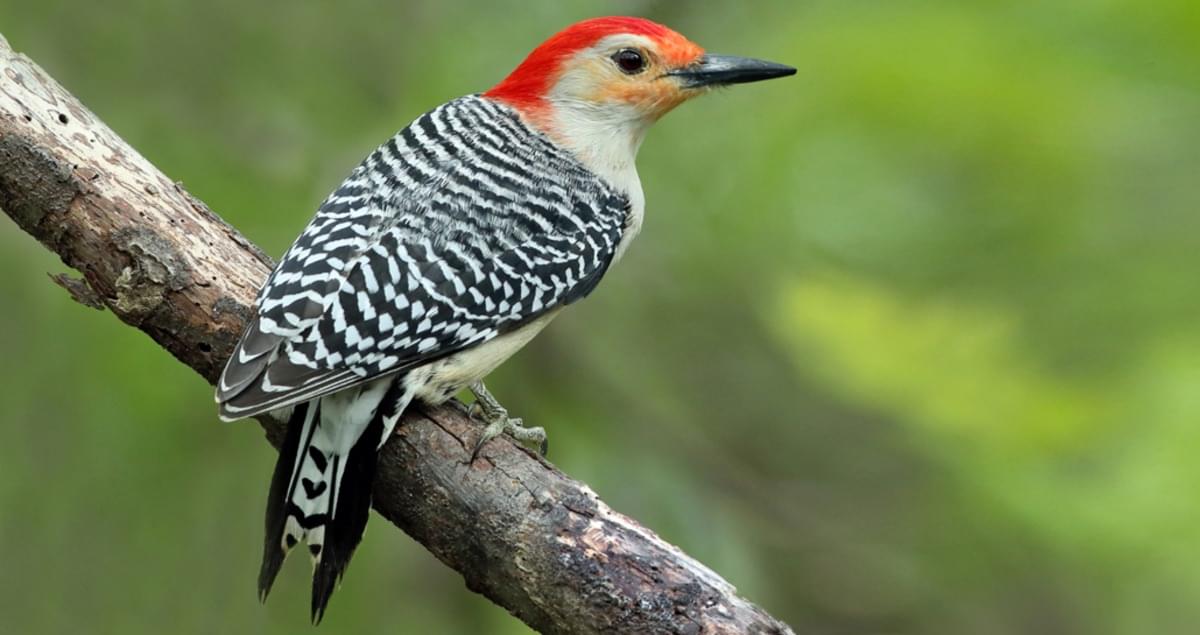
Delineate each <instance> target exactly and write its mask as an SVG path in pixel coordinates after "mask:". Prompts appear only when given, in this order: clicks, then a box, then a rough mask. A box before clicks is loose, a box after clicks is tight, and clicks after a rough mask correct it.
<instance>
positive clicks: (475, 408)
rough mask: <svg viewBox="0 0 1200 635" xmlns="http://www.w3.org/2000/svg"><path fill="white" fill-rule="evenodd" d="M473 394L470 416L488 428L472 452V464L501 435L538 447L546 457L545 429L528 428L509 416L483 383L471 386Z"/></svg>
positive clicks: (517, 419) (478, 382)
mask: <svg viewBox="0 0 1200 635" xmlns="http://www.w3.org/2000/svg"><path fill="white" fill-rule="evenodd" d="M471 393H472V394H474V395H475V403H473V404H471V407H470V409H469V410H468V414H469V415H470V416H471V418H472V419H475V420H477V421H481V422H483V423H485V424H487V427H486V428H484V429H483V434H482V435H481V436H480V437H479V441H478V442H477V443H476V444H475V450H474V451H473V452H471V460H470V463H474V462H475V459H476V458H478V456H479V451H480V450H481V449H483V446H484V445H485V444H486V443H487V442H488V441H491V440H492V439H494V438H496V437H498V436H500V435H501V434H507V435H508V436H510V437H512V438H513V439H516V440H517V441H518V442H520V443H523V444H525V445H526V446H533V447H536V448H537V449H538V452H539V453H540V454H541V455H542V456H546V450H547V449H549V447H548V444H547V442H546V430H545V428H541V427H530V428H526V427H525V424H524V422H522V421H521V420H520V419H519V418H516V417H510V416H508V410H506V409H505V408H504V406H501V405H500V402H499V401H496V398H495V397H493V396H492V393H490V392H488V389H487V387H486V386H484V385H483V382H482V381H477V382H475V383H474V384H471Z"/></svg>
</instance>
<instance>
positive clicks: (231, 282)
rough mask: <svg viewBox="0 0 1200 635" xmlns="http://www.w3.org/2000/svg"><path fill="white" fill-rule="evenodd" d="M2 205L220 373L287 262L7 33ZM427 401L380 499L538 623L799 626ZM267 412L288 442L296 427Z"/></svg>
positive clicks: (0, 116) (94, 283) (706, 628)
mask: <svg viewBox="0 0 1200 635" xmlns="http://www.w3.org/2000/svg"><path fill="white" fill-rule="evenodd" d="M0 209H3V210H4V211H5V212H6V213H7V214H8V216H10V217H11V218H12V219H13V220H14V221H15V222H16V223H17V225H18V226H20V227H21V229H23V230H24V231H26V232H27V233H29V234H30V235H32V236H34V237H35V238H37V239H38V240H39V241H41V242H42V244H44V245H45V246H46V247H47V248H49V249H50V250H51V251H53V252H55V253H57V254H58V255H59V256H60V257H61V258H62V260H63V262H64V263H65V264H66V265H67V266H69V267H71V268H73V269H76V270H78V271H79V272H80V273H81V274H82V275H83V279H82V280H79V279H73V278H68V277H66V276H57V277H54V280H55V282H56V283H58V284H59V285H61V286H63V287H64V288H66V289H67V290H68V291H69V292H70V293H71V295H72V297H73V298H75V299H76V300H78V301H80V302H82V303H84V304H87V305H88V306H93V307H97V308H99V307H103V308H107V309H108V310H110V311H112V313H113V314H115V315H116V316H117V317H118V318H120V319H121V320H122V321H124V322H126V323H127V324H130V325H132V326H135V327H137V328H139V329H141V330H142V331H144V332H145V333H146V334H147V335H149V336H150V337H152V338H153V339H154V341H156V342H158V343H159V344H160V345H161V346H162V347H163V348H165V349H166V350H168V351H170V352H171V354H172V355H174V356H175V357H176V358H177V359H179V361H181V362H183V363H184V364H187V365H188V366H189V367H191V368H192V369H194V370H195V371H196V372H198V373H200V374H201V375H202V376H204V377H205V378H206V379H207V380H208V381H209V382H210V383H212V382H214V381H215V380H216V379H217V376H218V374H219V373H220V370H221V367H222V365H223V362H224V360H225V359H226V357H227V356H228V355H229V354H230V352H231V351H232V349H233V346H234V344H235V343H236V341H237V338H238V335H239V334H240V333H241V329H242V325H243V323H244V321H245V319H246V317H247V316H248V315H250V311H251V304H252V302H253V299H254V295H255V292H256V291H257V289H258V285H259V284H261V282H262V281H263V280H264V279H265V278H266V275H267V273H268V272H269V270H270V268H271V265H272V263H271V260H270V259H269V258H267V257H266V256H265V255H263V253H262V252H261V251H260V250H259V249H258V248H257V247H255V246H254V245H253V244H251V243H250V242H249V241H247V240H246V239H245V238H244V237H242V236H241V234H239V233H238V232H237V231H236V230H235V229H233V228H232V227H230V226H229V225H228V224H227V223H225V222H224V221H222V220H221V219H220V218H219V217H217V215H216V214H214V213H213V212H212V211H211V210H210V209H208V207H206V206H205V205H204V204H203V203H201V202H200V201H198V200H197V199H195V198H194V197H192V196H191V195H189V194H188V193H187V192H186V191H184V189H183V188H182V187H181V186H179V185H178V184H176V183H174V182H172V181H171V180H170V179H168V178H167V177H166V176H165V175H163V174H162V173H161V172H159V171H158V170H157V169H156V168H155V167H154V166H153V165H151V164H150V162H149V161H147V160H146V159H145V158H143V157H142V156H141V155H140V154H138V153H137V152H136V151H135V150H134V149H133V148H131V147H129V146H128V145H127V144H126V143H125V142H124V141H122V140H121V139H120V138H119V137H118V136H117V135H116V134H115V133H114V132H113V131H112V130H110V129H109V128H108V127H107V126H105V125H104V123H103V122H101V121H100V120H99V119H97V118H96V117H95V115H93V114H92V113H91V112H89V111H88V110H87V109H86V108H84V107H83V105H82V104H80V103H79V101H78V100H76V99H75V98H74V97H72V96H71V95H70V94H69V93H68V92H66V90H64V89H63V88H62V87H61V86H59V85H58V83H56V82H55V81H54V80H53V79H51V78H50V77H49V76H48V75H47V74H46V73H45V72H44V71H43V70H41V69H40V68H39V67H38V66H37V65H35V64H34V63H33V62H31V61H30V60H29V59H27V58H26V57H24V56H23V55H20V54H18V53H15V52H13V51H12V50H11V48H9V46H8V43H7V42H6V41H4V39H3V37H0ZM414 410H416V412H412V413H409V414H408V415H407V416H406V417H405V420H404V422H403V423H402V424H401V425H400V426H398V428H397V432H396V435H395V438H393V439H391V440H390V441H389V442H388V443H387V445H386V446H385V447H384V449H383V452H382V454H381V455H380V467H379V477H378V481H377V482H376V484H375V492H374V497H375V501H374V504H375V508H376V510H377V511H378V512H379V513H380V514H382V515H383V516H384V517H385V518H387V519H388V520H390V521H391V522H392V523H394V524H395V525H396V526H397V527H399V528H401V529H403V530H404V531H405V532H407V533H408V534H409V535H411V536H412V537H413V538H415V539H416V540H417V541H419V542H420V543H421V544H422V545H424V546H425V547H426V548H427V549H429V550H430V551H431V552H432V553H433V554H434V555H436V556H437V557H438V558H439V559H440V560H441V561H442V562H444V563H446V564H447V565H448V566H450V567H452V568H454V569H455V570H456V571H458V572H459V573H461V574H462V575H463V578H464V579H465V580H466V583H467V587H468V588H469V589H471V590H472V591H475V592H477V593H481V594H483V595H485V596H487V597H488V598H490V599H491V600H492V601H494V602H496V603H497V604H499V605H500V606H503V607H504V608H506V609H508V611H509V612H511V613H512V614H513V615H515V616H516V617H518V618H520V619H521V620H523V621H524V622H526V623H527V624H529V625H530V626H532V627H533V628H535V629H538V630H540V631H542V632H546V633H616V632H636V633H791V632H792V631H791V629H789V628H788V627H787V625H785V624H783V623H782V622H779V621H778V620H776V619H774V618H772V617H771V616H770V615H768V614H767V613H766V612H764V611H763V610H761V609H760V608H758V607H756V606H754V605H753V604H751V603H749V602H747V601H746V600H744V599H742V598H740V597H738V596H737V594H736V591H735V589H734V588H733V587H732V586H731V585H730V584H729V583H728V582H726V581H725V580H723V579H721V577H720V576H718V575H717V574H716V573H714V572H713V571H711V570H710V569H708V568H707V567H705V566H704V565H703V564H701V563H699V562H697V561H696V560H694V559H692V558H690V557H689V556H687V555H686V554H684V553H683V552H682V551H680V550H679V549H678V548H677V547H675V546H673V545H670V544H668V543H667V542H665V541H664V540H662V539H661V538H659V537H658V536H656V535H655V534H654V533H653V532H652V531H650V530H648V529H646V528H645V527H643V526H641V525H640V524H638V523H637V522H636V521H634V520H633V519H631V518H628V517H626V516H623V515H621V514H619V513H617V512H614V511H613V510H612V509H610V508H609V507H608V506H607V505H605V504H604V503H603V502H602V501H601V500H600V499H599V498H598V497H597V496H596V494H595V493H594V492H592V491H591V490H590V489H589V488H588V487H587V486H586V485H585V484H583V483H580V482H578V481H575V480H572V479H571V478H569V477H567V476H566V475H564V474H563V473H562V472H560V471H558V470H557V469H556V468H555V467H554V466H552V465H550V464H549V463H547V462H546V461H544V460H542V459H541V458H540V457H537V456H534V455H531V454H530V453H528V452H526V451H524V450H523V449H521V448H519V447H517V446H515V445H513V444H512V443H509V442H508V441H507V440H497V441H496V442H493V443H491V444H489V445H488V446H487V447H486V448H485V450H484V452H483V453H482V455H481V458H480V459H479V460H478V461H476V462H475V463H473V464H471V465H468V464H466V462H465V461H466V459H467V457H468V455H469V448H471V447H472V444H473V442H474V441H475V439H477V438H478V436H477V435H478V434H479V429H478V427H477V426H476V425H475V424H473V423H472V422H471V421H470V420H469V419H468V418H467V417H466V416H464V415H463V414H462V413H461V412H460V411H459V410H458V409H456V408H453V407H441V408H437V409H432V410H429V411H427V412H426V411H421V409H420V408H415V409H414ZM215 418H216V414H215V409H214V420H215ZM260 423H261V424H262V426H263V428H264V429H265V430H266V432H267V437H268V439H270V440H271V441H272V443H275V444H276V445H277V444H278V443H279V440H280V437H281V429H280V424H279V423H278V422H275V421H274V420H271V419H266V418H264V419H262V420H261V421H260ZM251 573H252V572H247V575H250V574H251Z"/></svg>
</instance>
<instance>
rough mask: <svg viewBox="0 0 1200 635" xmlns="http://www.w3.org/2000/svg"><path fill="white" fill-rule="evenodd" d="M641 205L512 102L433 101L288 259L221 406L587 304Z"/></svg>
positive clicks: (392, 365) (309, 386)
mask: <svg viewBox="0 0 1200 635" xmlns="http://www.w3.org/2000/svg"><path fill="white" fill-rule="evenodd" d="M489 121H492V122H494V123H493V124H491V125H489V123H488V122H489ZM414 130H415V131H417V132H416V134H414V133H413V132H412V131H414ZM418 142H419V145H418V146H417V147H414V144H418ZM551 176H553V178H550V177H551ZM498 184H504V187H503V188H502V189H499V190H498V189H497V187H498ZM628 212H629V199H628V197H627V196H625V195H624V194H621V193H619V192H617V191H616V190H615V189H614V188H612V187H611V186H610V185H609V184H608V183H607V182H605V181H603V180H602V179H600V178H599V177H597V176H596V175H595V174H593V173H592V172H590V171H588V170H587V169H586V168H584V167H583V166H582V165H581V164H580V163H579V162H578V161H577V160H576V159H575V158H574V157H573V156H570V155H568V154H567V153H566V152H564V151H563V150H561V149H559V148H558V147H557V146H555V145H553V144H552V143H551V142H550V141H549V139H547V138H546V137H544V136H543V135H541V134H539V133H536V132H534V131H532V130H531V129H529V128H527V127H525V125H524V124H523V123H521V121H520V119H519V117H518V116H517V115H516V114H515V113H514V112H512V111H511V110H509V109H507V107H504V106H500V105H498V104H496V103H494V102H490V101H489V100H486V99H483V98H480V97H466V98H462V99H460V100H456V101H454V102H450V103H449V104H447V105H445V106H443V107H441V108H439V109H436V110H434V111H432V112H431V113H427V114H426V115H424V116H422V117H421V118H419V119H418V120H417V121H416V122H414V123H413V124H412V125H410V126H409V127H408V128H406V129H405V130H403V131H401V132H400V133H398V134H397V135H396V136H395V137H393V138H392V139H391V140H389V141H388V142H387V143H385V144H384V145H382V146H381V147H380V148H379V149H377V150H376V151H375V152H374V153H372V154H371V155H370V156H368V157H367V158H366V160H364V161H363V163H362V164H361V165H360V166H359V167H358V168H356V169H355V170H354V172H352V173H351V175H350V177H349V178H348V179H347V180H346V181H345V182H344V183H342V185H341V186H340V187H339V188H338V189H337V190H335V191H334V193H333V194H331V195H330V197H329V198H328V199H326V201H325V202H324V203H323V204H322V205H321V207H320V208H319V209H318V211H317V215H316V217H314V219H313V220H312V222H311V223H310V224H309V226H308V227H307V228H306V229H305V230H304V232H303V233H302V234H301V235H300V237H299V238H298V239H297V240H296V242H295V244H293V245H292V247H291V248H290V249H289V250H288V253H287V254H285V256H284V257H283V258H282V259H281V260H280V263H279V265H278V267H277V268H276V269H275V271H273V272H272V274H271V276H270V277H269V278H268V281H267V283H266V285H264V287H263V289H262V291H261V292H260V293H259V298H258V302H257V303H256V305H257V315H256V317H255V318H254V320H252V321H251V323H250V325H249V326H248V327H247V331H246V334H245V335H243V337H242V340H241V343H239V345H238V349H237V350H236V351H235V353H234V355H233V357H232V358H231V359H230V362H229V366H228V367H227V368H226V370H225V374H224V375H223V376H222V379H221V383H220V384H219V388H218V393H217V399H218V401H219V402H220V403H221V414H222V416H223V417H226V418H233V417H245V416H252V415H254V414H258V413H260V412H264V411H268V410H275V409H279V408H284V407H287V406H290V405H294V404H296V403H300V402H303V401H308V400H311V399H315V398H317V397H320V396H323V395H327V394H331V393H333V392H337V391H340V390H344V389H346V388H349V387H351V386H353V385H356V384H358V383H361V382H364V381H368V380H370V379H372V378H375V377H378V376H381V375H385V374H388V373H396V372H401V371H403V370H405V369H409V368H413V367H415V366H418V365H421V364H424V363H427V362H429V361H432V360H434V359H437V358H439V357H443V356H446V355H449V354H452V353H454V352H457V351H459V350H462V349H464V348H467V347H470V346H474V345H478V344H481V343H483V342H486V341H487V340H489V339H492V338H494V337H496V336H497V335H499V334H501V333H505V332H507V331H510V330H513V329H516V328H518V327H520V326H521V325H523V324H525V323H528V322H530V321H532V320H534V319H537V318H538V317H540V316H541V315H543V314H544V313H546V312H547V311H550V310H552V309H554V308H556V307H558V306H562V305H565V304H570V303H572V302H575V301H576V300H578V299H580V298H582V297H584V296H586V295H587V294H588V293H590V292H591V291H592V289H594V288H595V286H596V283H597V282H599V280H600V278H601V277H602V276H603V275H604V273H605V272H606V271H607V269H608V266H609V264H610V262H611V261H612V259H613V256H614V254H615V251H616V246H617V245H618V244H619V242H620V239H621V235H622V232H623V231H624V228H625V223H626V221H627V217H628Z"/></svg>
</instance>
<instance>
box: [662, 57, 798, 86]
mask: <svg viewBox="0 0 1200 635" xmlns="http://www.w3.org/2000/svg"><path fill="white" fill-rule="evenodd" d="M667 74H668V75H670V76H672V77H678V78H679V79H680V81H681V82H682V83H683V87H684V88H701V87H703V86H724V85H727V84H745V83H746V82H758V81H762V80H764V79H775V78H776V77H787V76H788V75H795V74H796V69H794V68H792V67H791V66H784V65H783V64H776V63H775V62H767V61H764V60H756V59H752V58H749V57H737V56H734V55H705V56H704V57H701V58H700V61H699V62H697V63H695V64H693V65H691V66H688V67H687V68H681V69H679V70H675V71H670V72H669V73H667Z"/></svg>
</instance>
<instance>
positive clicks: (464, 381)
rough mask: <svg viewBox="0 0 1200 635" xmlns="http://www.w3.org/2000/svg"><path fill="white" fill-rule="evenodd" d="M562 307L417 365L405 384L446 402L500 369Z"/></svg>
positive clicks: (424, 396) (423, 396) (419, 395)
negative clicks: (458, 350) (481, 342)
mask: <svg viewBox="0 0 1200 635" xmlns="http://www.w3.org/2000/svg"><path fill="white" fill-rule="evenodd" d="M559 311H561V309H555V310H553V311H550V312H548V313H546V314H545V315H543V316H541V317H539V318H537V319H536V320H533V321H532V322H530V323H528V324H526V325H525V326H522V327H520V328H518V329H516V330H515V331H510V332H508V333H505V334H503V335H500V336H497V337H495V338H494V339H491V340H488V341H487V342H484V343H483V344H480V345H479V346H475V347H473V348H469V349H467V350H465V351H461V352H458V353H454V354H453V355H448V356H446V357H443V358H442V359H439V360H437V361H435V362H431V363H429V364H426V365H424V366H421V367H420V368H415V369H413V370H412V371H410V372H409V373H408V374H407V375H406V376H405V377H404V383H405V387H406V388H409V387H411V390H413V391H415V395H416V397H417V398H418V399H420V400H421V401H424V402H426V403H431V404H439V403H442V402H443V401H446V400H447V399H449V398H451V397H453V396H454V395H455V394H456V393H457V392H458V391H460V390H462V389H463V388H466V387H467V386H470V385H471V384H473V383H475V382H477V381H479V380H481V379H483V378H484V377H487V376H488V374H490V373H491V372H492V371H493V370H496V367H497V366H499V365H500V364H503V363H504V361H505V360H507V359H508V358H509V357H512V356H513V355H514V354H515V353H516V352H517V351H519V350H521V349H522V348H523V347H524V346H525V345H526V344H528V343H529V340H532V339H533V337H534V336H535V335H537V334H538V333H540V332H541V331H542V329H544V328H546V325H547V324H549V323H550V320H553V319H554V317H555V316H557V315H558V312H559Z"/></svg>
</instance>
